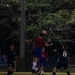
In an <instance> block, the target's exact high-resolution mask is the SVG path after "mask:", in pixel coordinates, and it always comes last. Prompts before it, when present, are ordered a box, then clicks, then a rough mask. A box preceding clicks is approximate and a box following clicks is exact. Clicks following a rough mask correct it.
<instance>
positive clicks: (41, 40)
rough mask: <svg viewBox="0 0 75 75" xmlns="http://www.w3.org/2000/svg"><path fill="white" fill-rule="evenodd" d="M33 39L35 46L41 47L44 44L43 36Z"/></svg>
mask: <svg viewBox="0 0 75 75" xmlns="http://www.w3.org/2000/svg"><path fill="white" fill-rule="evenodd" d="M33 41H34V42H35V45H36V48H41V47H43V46H44V45H45V40H44V38H39V37H37V38H34V39H33Z"/></svg>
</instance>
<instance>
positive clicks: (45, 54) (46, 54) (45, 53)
mask: <svg viewBox="0 0 75 75" xmlns="http://www.w3.org/2000/svg"><path fill="white" fill-rule="evenodd" d="M47 56H48V53H47V52H46V51H45V52H43V53H42V54H41V57H40V59H41V60H44V61H45V60H46V58H47Z"/></svg>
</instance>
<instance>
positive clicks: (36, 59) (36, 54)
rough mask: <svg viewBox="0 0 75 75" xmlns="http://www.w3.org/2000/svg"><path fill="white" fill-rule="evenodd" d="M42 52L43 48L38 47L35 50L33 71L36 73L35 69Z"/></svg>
mask: <svg viewBox="0 0 75 75" xmlns="http://www.w3.org/2000/svg"><path fill="white" fill-rule="evenodd" d="M41 53H42V48H36V49H35V50H34V59H33V64H32V73H35V69H36V66H37V63H38V60H39V57H40V56H41Z"/></svg>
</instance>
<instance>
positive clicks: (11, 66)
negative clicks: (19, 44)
mask: <svg viewBox="0 0 75 75" xmlns="http://www.w3.org/2000/svg"><path fill="white" fill-rule="evenodd" d="M4 59H5V61H6V62H7V66H8V72H7V75H11V74H12V73H13V72H14V71H15V61H16V62H18V57H17V54H16V52H15V50H14V45H13V44H12V45H10V49H9V50H8V51H7V53H6V54H5V55H4ZM15 59H16V60H15Z"/></svg>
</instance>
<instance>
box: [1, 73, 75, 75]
mask: <svg viewBox="0 0 75 75" xmlns="http://www.w3.org/2000/svg"><path fill="white" fill-rule="evenodd" d="M5 74H6V72H0V75H5ZM51 74H52V73H51V72H46V73H45V75H51ZM12 75H32V74H31V72H15V73H14V74H12ZM34 75H37V74H34ZM57 75H67V74H66V73H62V72H59V73H57ZM71 75H75V73H71Z"/></svg>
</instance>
